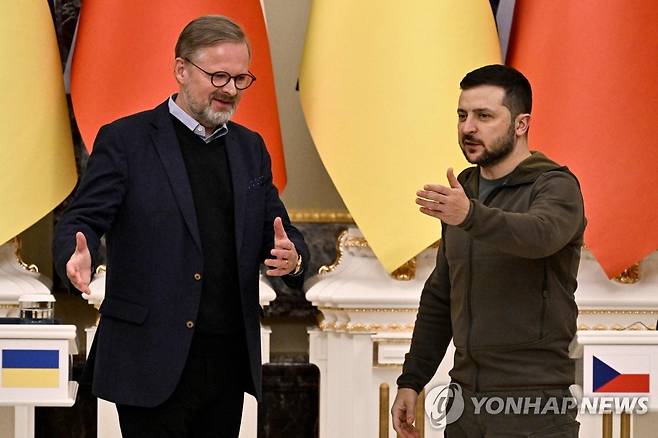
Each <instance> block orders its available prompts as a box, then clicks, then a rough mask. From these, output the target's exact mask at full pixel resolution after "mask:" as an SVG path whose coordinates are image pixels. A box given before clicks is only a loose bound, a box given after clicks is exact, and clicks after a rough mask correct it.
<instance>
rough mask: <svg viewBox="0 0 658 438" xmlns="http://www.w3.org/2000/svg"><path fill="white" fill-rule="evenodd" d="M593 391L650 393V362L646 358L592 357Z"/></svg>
mask: <svg viewBox="0 0 658 438" xmlns="http://www.w3.org/2000/svg"><path fill="white" fill-rule="evenodd" d="M592 361H593V363H592V377H593V383H592V389H593V391H594V392H598V393H611V392H631V393H645V392H649V380H650V374H649V369H650V361H649V358H648V357H646V356H610V357H605V358H599V357H596V356H592ZM622 371H623V372H622Z"/></svg>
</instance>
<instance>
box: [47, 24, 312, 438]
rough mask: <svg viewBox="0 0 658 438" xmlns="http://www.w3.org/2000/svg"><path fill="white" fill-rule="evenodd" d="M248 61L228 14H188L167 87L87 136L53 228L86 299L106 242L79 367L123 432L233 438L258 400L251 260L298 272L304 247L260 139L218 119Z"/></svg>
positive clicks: (65, 267)
mask: <svg viewBox="0 0 658 438" xmlns="http://www.w3.org/2000/svg"><path fill="white" fill-rule="evenodd" d="M250 61H251V53H250V46H249V43H248V41H247V38H246V36H245V35H244V33H243V31H242V29H241V28H240V27H239V26H238V25H236V24H235V23H233V22H232V21H230V20H229V19H227V18H225V17H220V16H206V17H200V18H197V19H195V20H193V21H192V22H190V23H189V24H188V25H187V26H186V27H185V28H184V29H183V31H182V33H181V35H180V37H179V39H178V42H177V44H176V59H175V63H174V74H175V77H176V81H177V82H178V84H179V91H178V93H177V94H174V95H173V96H171V97H170V98H169V99H168V100H167V101H165V102H164V103H162V104H161V105H159V106H158V107H156V108H155V109H153V110H150V111H145V112H142V113H139V114H135V115H132V116H129V117H126V118H123V119H120V120H117V121H115V122H113V123H111V124H109V125H106V126H104V127H102V128H101V129H100V131H99V133H98V136H97V139H96V142H95V145H94V149H93V153H92V155H91V157H90V159H89V163H88V166H87V171H86V174H85V175H84V178H83V179H82V181H81V183H80V186H79V188H78V190H77V192H76V194H75V197H74V199H73V201H72V203H71V205H70V207H69V209H68V210H67V212H66V213H65V215H64V217H63V218H62V219H61V220H60V222H59V224H58V226H57V230H56V233H55V234H56V235H55V242H54V253H55V263H56V267H57V270H58V272H59V273H60V275H61V276H62V278H64V279H68V281H70V283H71V285H72V286H73V287H75V288H76V289H78V290H80V291H82V292H84V293H89V283H90V280H91V275H92V272H93V269H94V267H95V261H96V252H97V249H98V247H99V240H100V238H101V236H102V235H106V236H107V258H108V264H107V282H106V295H105V299H104V301H103V304H102V306H101V308H100V314H101V319H100V322H99V325H98V331H97V334H96V338H95V340H94V346H93V347H92V351H91V352H90V360H89V363H90V365H91V366H93V392H94V394H95V395H97V396H98V397H100V398H103V399H106V400H109V401H112V402H114V403H116V405H117V411H118V414H119V422H120V425H121V431H122V434H123V437H124V438H131V437H139V438H143V437H164V436H167V437H195V438H196V437H205V436H207V437H211V436H212V437H237V436H238V432H239V428H240V418H241V414H242V401H243V396H244V392H245V391H246V392H250V393H252V394H254V395H255V396H257V397H259V396H260V393H261V389H260V378H261V358H260V324H259V315H260V306H259V296H258V275H259V268H260V264H261V263H263V262H264V263H265V265H267V267H268V270H267V271H266V273H267V274H268V275H271V276H280V277H282V278H283V280H284V281H285V282H286V283H287V284H289V285H290V286H293V287H300V286H301V283H302V281H303V271H304V268H305V266H306V264H307V263H308V249H307V247H306V244H305V243H304V239H303V237H302V235H301V233H300V232H299V231H298V230H297V229H295V227H293V226H292V225H291V224H290V220H289V218H288V215H287V213H286V210H285V207H284V206H283V204H282V202H281V200H280V199H279V196H278V193H277V190H276V188H275V187H274V185H273V184H272V173H271V168H270V167H271V166H270V158H269V155H268V153H267V150H266V149H265V145H264V144H263V140H262V138H261V137H260V136H259V135H258V134H257V133H255V132H253V131H250V130H248V129H247V128H245V127H243V126H240V125H238V124H236V123H233V122H231V121H229V120H230V118H231V116H232V115H233V113H234V111H235V109H236V107H237V105H238V103H239V101H240V97H241V96H242V93H243V92H244V90H246V89H247V88H249V86H251V85H252V84H253V83H254V81H255V80H256V77H255V76H254V75H253V74H252V73H251V72H250V71H249V64H250Z"/></svg>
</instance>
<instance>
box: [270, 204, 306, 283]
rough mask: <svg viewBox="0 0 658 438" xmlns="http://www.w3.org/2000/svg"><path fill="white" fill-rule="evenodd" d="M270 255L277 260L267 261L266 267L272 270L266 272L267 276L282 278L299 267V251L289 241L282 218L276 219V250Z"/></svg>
mask: <svg viewBox="0 0 658 438" xmlns="http://www.w3.org/2000/svg"><path fill="white" fill-rule="evenodd" d="M270 253H271V254H272V255H273V256H274V257H275V258H273V259H266V260H265V265H266V266H268V267H269V268H270V269H268V270H267V271H265V273H266V274H267V275H270V276H273V277H280V276H282V275H287V274H290V273H291V272H292V271H294V270H295V268H296V267H297V259H298V258H299V255H298V254H297V249H295V244H294V243H292V241H291V240H290V239H288V235H287V234H286V230H285V229H284V228H283V222H282V221H281V218H280V217H277V218H276V219H274V249H272V251H270Z"/></svg>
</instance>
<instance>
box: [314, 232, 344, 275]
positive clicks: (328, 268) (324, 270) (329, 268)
mask: <svg viewBox="0 0 658 438" xmlns="http://www.w3.org/2000/svg"><path fill="white" fill-rule="evenodd" d="M347 233H348V231H347V230H343V231H341V232H340V234H338V237H337V238H336V259H335V260H334V261H333V262H331V264H329V265H324V266H320V269H318V274H328V273H330V272H333V271H334V270H336V268H337V267H338V265H340V262H342V261H343V248H342V247H341V242H343V240H345V238H346V236H347Z"/></svg>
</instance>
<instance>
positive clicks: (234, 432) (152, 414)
mask: <svg viewBox="0 0 658 438" xmlns="http://www.w3.org/2000/svg"><path fill="white" fill-rule="evenodd" d="M162 366H167V364H162ZM247 369H248V361H247V353H246V347H245V343H244V338H243V337H242V336H236V335H226V336H223V335H222V336H197V335H195V338H194V340H193V342H192V347H191V349H190V354H189V356H188V359H187V362H186V364H185V369H184V370H183V374H182V376H181V379H180V381H179V382H178V385H177V387H176V389H175V390H174V392H173V394H172V395H171V397H169V399H168V400H166V401H165V402H164V403H162V404H161V405H158V406H156V407H153V408H145V407H137V406H127V405H117V412H118V414H119V424H120V426H121V434H122V435H123V438H151V437H152V438H206V437H207V438H210V437H212V438H237V436H238V434H239V431H240V420H241V418H242V402H243V399H244V390H245V382H246V378H247V376H248V375H247V374H246V370H247Z"/></svg>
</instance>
